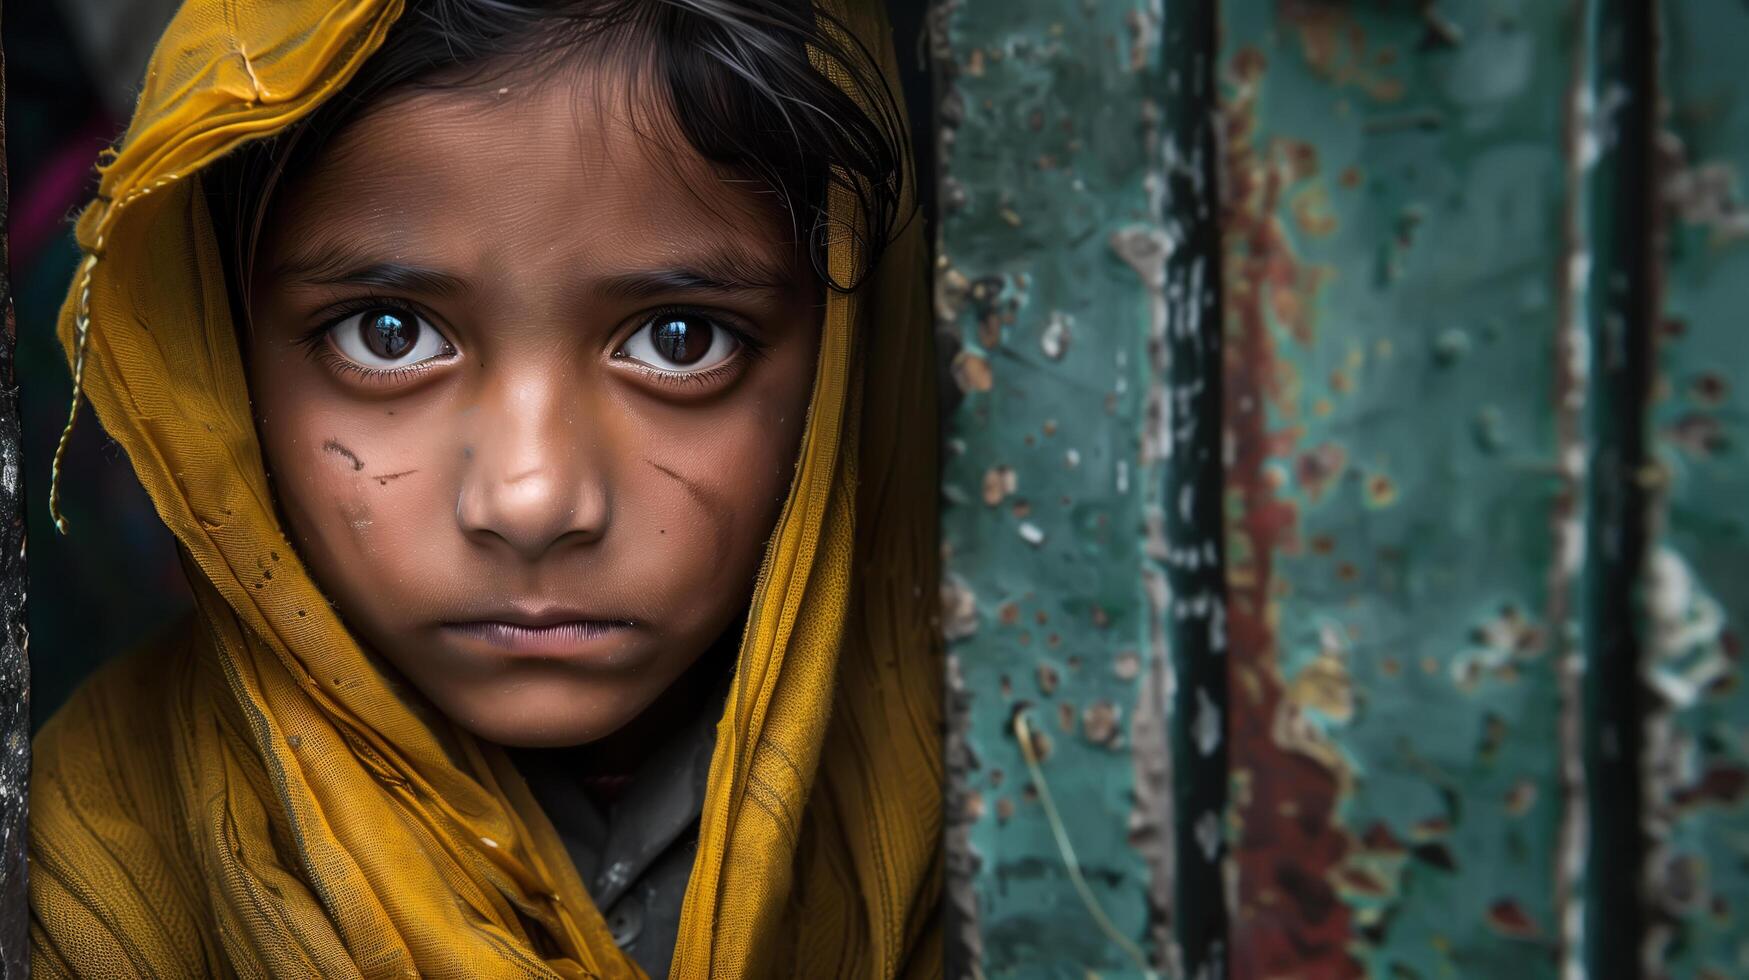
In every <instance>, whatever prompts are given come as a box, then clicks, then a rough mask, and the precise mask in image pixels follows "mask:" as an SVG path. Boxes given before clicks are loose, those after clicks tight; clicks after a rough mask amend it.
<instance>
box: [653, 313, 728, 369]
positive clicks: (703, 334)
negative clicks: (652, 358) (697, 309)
mask: <svg viewBox="0 0 1749 980" xmlns="http://www.w3.org/2000/svg"><path fill="white" fill-rule="evenodd" d="M712 332H713V331H712V330H711V325H710V324H709V323H707V322H705V321H703V320H694V319H691V318H688V317H674V318H673V319H664V320H660V321H657V322H655V323H652V324H650V344H651V346H653V347H655V348H656V353H658V354H660V355H662V357H663V358H664V359H666V360H667V361H668V362H669V363H670V364H677V365H680V366H682V367H690V366H691V365H692V364H693V362H695V361H697V360H698V359H699V358H701V357H703V356H704V352H705V351H707V350H709V349H710V346H711V333H712Z"/></svg>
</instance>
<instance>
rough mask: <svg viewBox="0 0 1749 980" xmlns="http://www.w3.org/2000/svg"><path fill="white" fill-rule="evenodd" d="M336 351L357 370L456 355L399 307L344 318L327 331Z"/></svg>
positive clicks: (428, 327)
mask: <svg viewBox="0 0 1749 980" xmlns="http://www.w3.org/2000/svg"><path fill="white" fill-rule="evenodd" d="M328 340H329V343H331V344H332V345H333V347H334V349H335V350H337V351H339V352H340V354H341V356H343V357H345V358H346V359H347V360H349V361H352V362H353V363H355V364H357V365H359V366H360V367H364V368H370V369H374V370H386V369H389V368H398V367H407V366H409V365H412V364H418V363H420V362H422V361H429V360H431V359H433V358H438V357H444V356H446V355H451V354H454V353H455V348H454V347H453V346H451V345H450V343H449V341H448V340H447V339H446V338H445V337H444V336H443V334H441V333H439V332H438V331H437V328H436V327H433V326H432V325H431V324H430V323H428V322H426V320H425V318H424V317H421V316H420V315H419V314H417V313H414V312H413V311H412V310H409V309H407V308H405V307H400V306H378V307H372V308H371V309H367V310H365V311H363V312H361V313H354V314H352V315H351V316H348V317H343V318H341V319H340V320H338V321H337V322H335V324H334V325H333V326H332V327H329V328H328Z"/></svg>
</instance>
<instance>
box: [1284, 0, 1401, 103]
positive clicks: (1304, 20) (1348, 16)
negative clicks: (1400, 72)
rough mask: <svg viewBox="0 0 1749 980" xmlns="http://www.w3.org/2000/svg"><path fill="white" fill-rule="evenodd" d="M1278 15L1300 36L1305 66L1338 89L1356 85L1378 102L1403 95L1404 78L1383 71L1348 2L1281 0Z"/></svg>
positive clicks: (1389, 65) (1394, 99)
mask: <svg viewBox="0 0 1749 980" xmlns="http://www.w3.org/2000/svg"><path fill="white" fill-rule="evenodd" d="M1276 17H1277V18H1278V19H1279V20H1280V21H1281V22H1282V23H1284V24H1287V25H1289V26H1291V27H1292V28H1293V30H1294V31H1295V32H1296V33H1297V34H1298V35H1299V41H1300V53H1301V54H1303V55H1304V56H1305V59H1306V67H1308V68H1310V69H1311V70H1312V72H1313V73H1315V74H1317V75H1319V76H1321V77H1323V78H1325V79H1327V80H1328V81H1329V82H1330V83H1331V85H1333V86H1334V87H1336V88H1343V87H1347V86H1353V87H1354V88H1357V89H1359V90H1360V91H1362V92H1364V93H1366V95H1367V96H1368V97H1369V98H1371V99H1373V100H1374V101H1376V102H1396V101H1399V100H1401V99H1402V98H1403V94H1404V91H1405V88H1404V85H1403V81H1402V79H1399V78H1392V77H1391V76H1390V75H1388V74H1386V73H1385V72H1383V71H1381V70H1380V69H1381V68H1388V67H1391V62H1385V63H1382V64H1381V63H1380V62H1379V59H1378V56H1377V55H1375V54H1370V53H1369V52H1368V50H1367V37H1366V30H1365V29H1364V28H1362V27H1361V25H1360V24H1359V23H1358V22H1356V21H1355V20H1354V15H1353V12H1352V11H1350V10H1349V9H1348V5H1347V4H1332V3H1324V2H1319V0H1279V2H1278V3H1277V4H1276Z"/></svg>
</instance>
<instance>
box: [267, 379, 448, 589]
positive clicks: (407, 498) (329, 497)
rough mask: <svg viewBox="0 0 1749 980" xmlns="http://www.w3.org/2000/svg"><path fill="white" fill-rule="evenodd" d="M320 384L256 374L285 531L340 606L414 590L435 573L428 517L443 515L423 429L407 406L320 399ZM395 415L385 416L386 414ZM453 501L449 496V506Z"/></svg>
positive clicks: (330, 397) (334, 397)
mask: <svg viewBox="0 0 1749 980" xmlns="http://www.w3.org/2000/svg"><path fill="white" fill-rule="evenodd" d="M325 388H326V386H325V385H323V384H322V383H321V382H320V380H319V379H316V378H311V377H305V378H301V379H299V378H295V377H293V378H285V379H280V378H275V377H272V376H265V377H264V376H258V378H257V389H256V391H257V397H256V406H257V415H258V417H259V419H260V425H259V427H260V434H261V442H262V451H263V453H264V454H265V456H266V461H267V466H268V471H269V472H270V473H271V474H272V477H273V488H274V496H275V499H276V500H277V502H278V504H279V507H280V510H281V512H282V514H283V515H284V517H285V520H286V523H287V525H288V527H287V528H286V531H287V533H288V534H289V535H290V536H291V538H292V540H293V541H294V542H295V543H296V545H297V547H298V550H299V553H300V554H301V555H302V556H303V558H304V560H305V561H306V562H307V563H308V564H309V566H310V569H311V571H312V573H313V574H314V575H315V577H316V580H317V582H318V584H319V585H320V586H321V587H322V589H323V591H324V592H326V593H327V594H328V596H329V597H330V598H331V599H333V600H334V601H336V602H337V603H338V604H340V605H341V606H342V608H345V609H348V610H351V611H354V612H359V613H368V612H370V611H371V608H372V607H373V606H374V605H375V600H374V599H373V597H374V596H388V595H394V594H405V592H406V590H407V589H408V588H418V587H419V583H418V582H417V581H409V580H408V579H409V573H410V572H412V571H414V570H417V569H420V568H430V567H433V566H432V565H431V564H430V563H429V562H430V561H431V560H435V559H436V558H437V557H438V556H437V555H436V554H435V553H433V549H434V547H435V546H436V545H437V542H436V540H435V538H434V535H433V534H432V531H433V524H432V520H433V518H434V517H441V516H443V515H444V514H445V513H447V510H448V509H447V508H446V507H445V506H444V504H443V500H442V496H443V495H442V493H441V491H440V490H439V483H438V482H437V481H435V480H434V479H433V476H435V475H436V474H435V473H434V467H433V466H432V460H433V459H434V458H435V456H434V454H436V453H437V452H438V447H436V446H430V445H426V444H425V443H426V441H428V440H427V437H425V436H424V435H423V434H424V433H427V432H430V431H441V430H434V427H430V426H421V425H419V420H418V418H417V417H416V416H413V415H410V414H409V413H408V412H407V410H406V409H405V408H404V407H395V408H389V407H384V406H381V405H376V404H370V403H360V402H357V401H352V400H348V399H343V398H341V397H340V396H338V395H328V396H324V395H323V394H321V392H323V391H324V389H325ZM391 411H392V412H394V413H395V414H393V415H391V414H389V413H390V412H391ZM451 504H452V505H453V500H451Z"/></svg>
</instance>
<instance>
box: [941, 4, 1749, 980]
mask: <svg viewBox="0 0 1749 980" xmlns="http://www.w3.org/2000/svg"><path fill="white" fill-rule="evenodd" d="M933 27H934V30H933V34H932V44H933V49H932V50H933V54H934V58H935V65H936V89H937V100H938V107H939V109H938V117H937V120H936V122H937V132H938V134H939V136H940V140H941V145H940V148H939V149H940V153H939V167H940V177H941V183H940V187H941V195H940V208H941V215H940V220H939V222H938V231H939V234H938V243H939V251H940V266H939V269H938V273H939V276H940V280H939V283H938V295H939V298H940V303H939V314H940V319H939V322H940V328H941V330H942V332H943V336H944V339H945V340H946V341H947V345H948V346H949V348H950V349H951V350H957V351H958V352H959V353H958V354H957V356H956V357H955V360H954V367H953V377H954V379H955V384H956V386H957V387H958V388H959V389H960V393H961V401H960V402H959V404H958V407H957V408H956V409H954V411H953V413H952V417H951V418H950V420H949V435H950V442H949V449H948V456H949V461H950V462H949V467H948V475H947V485H946V487H945V493H946V495H947V499H948V501H949V508H948V511H947V513H946V516H945V522H946V523H945V539H946V541H947V546H948V550H947V554H946V555H945V561H946V564H947V568H948V571H949V574H950V578H949V582H950V587H949V589H948V594H947V596H945V597H944V598H945V602H946V617H945V621H946V623H947V624H948V628H949V633H950V638H952V639H953V640H954V647H953V650H954V654H955V661H956V681H957V687H956V694H955V697H954V705H955V708H956V712H955V714H954V721H955V728H954V731H953V733H952V736H953V738H954V739H955V746H954V748H955V758H956V759H957V760H958V763H959V764H958V767H957V769H956V773H955V778H956V781H955V787H954V788H955V792H956V797H955V800H954V807H955V813H956V820H957V822H956V824H955V828H954V835H953V836H952V837H951V838H950V843H951V844H952V846H953V847H954V848H955V854H956V859H957V860H956V863H955V864H954V868H955V884H956V886H957V888H956V891H955V894H956V896H957V911H956V919H955V936H956V939H957V941H958V946H957V947H956V948H957V949H959V950H960V952H959V953H958V954H956V956H957V958H956V959H954V960H952V961H951V962H952V964H953V969H951V970H950V975H954V976H973V975H983V976H992V977H993V976H1014V977H1032V976H1039V977H1056V976H1073V977H1079V976H1084V975H1086V974H1088V973H1095V974H1099V975H1135V974H1137V973H1138V972H1139V971H1140V969H1141V967H1139V966H1138V965H1137V964H1136V963H1134V962H1133V961H1132V958H1131V953H1130V947H1134V949H1135V950H1136V951H1137V952H1139V953H1140V954H1141V955H1142V956H1143V957H1144V958H1146V959H1147V961H1148V963H1149V968H1150V969H1152V970H1156V971H1159V972H1161V973H1163V974H1166V975H1182V976H1219V975H1231V976H1235V977H1288V976H1292V977H1350V976H1382V977H1398V978H1422V977H1426V978H1434V977H1471V976H1485V977H1495V976H1499V977H1557V976H1560V977H1581V976H1586V977H1616V976H1622V977H1629V976H1664V975H1668V976H1673V977H1708V976H1720V977H1724V976H1741V975H1749V943H1746V942H1745V941H1744V940H1741V939H1739V938H1738V937H1739V935H1740V934H1743V933H1744V932H1745V930H1744V929H1743V928H1742V927H1741V925H1740V924H1739V916H1740V915H1741V914H1742V913H1741V912H1739V909H1741V908H1742V907H1743V906H1744V903H1745V902H1749V843H1746V842H1749V819H1746V817H1745V813H1744V799H1745V796H1749V766H1746V764H1745V761H1746V756H1749V703H1746V702H1745V701H1744V698H1745V697H1749V695H1745V694H1744V693H1743V689H1742V684H1741V677H1740V673H1741V667H1740V663H1741V658H1742V651H1741V641H1740V640H1739V635H1740V632H1739V629H1738V627H1737V624H1738V623H1739V622H1740V620H1741V619H1742V618H1743V617H1744V616H1745V615H1749V525H1746V521H1749V518H1745V517H1744V516H1743V515H1744V513H1746V511H1745V510H1744V507H1743V504H1742V502H1743V501H1746V500H1749V466H1746V464H1745V463H1744V457H1743V455H1742V453H1743V449H1742V447H1743V445H1744V442H1745V438H1746V436H1749V433H1745V432H1744V431H1743V426H1744V425H1745V418H1746V417H1745V415H1744V412H1743V410H1742V408H1741V402H1740V399H1739V392H1738V388H1739V387H1740V384H1741V381H1740V379H1741V376H1742V374H1743V368H1744V367H1746V366H1749V343H1746V342H1745V340H1744V339H1743V338H1742V337H1741V336H1738V333H1739V332H1740V331H1739V330H1738V328H1737V323H1736V322H1735V319H1734V318H1733V312H1734V311H1735V310H1736V309H1737V308H1738V307H1739V306H1742V305H1743V303H1742V302H1741V300H1743V299H1746V298H1749V265H1745V263H1749V258H1746V257H1745V256H1746V255H1749V211H1746V210H1745V209H1744V206H1743V205H1742V203H1741V200H1742V198H1741V193H1742V189H1741V187H1740V186H1739V183H1738V169H1739V167H1740V166H1741V165H1742V164H1743V162H1744V160H1743V158H1744V156H1745V154H1749V135H1745V134H1749V115H1745V113H1749V108H1745V106H1746V105H1749V101H1746V100H1749V81H1746V80H1745V78H1749V76H1744V75H1743V73H1742V71H1741V67H1740V66H1741V64H1742V63H1743V61H1744V59H1745V57H1749V7H1745V6H1744V5H1743V4H1742V3H1740V2H1736V0H1695V2H1689V0H1684V2H1683V3H1680V4H1679V3H1674V2H1665V3H1663V4H1661V5H1656V6H1653V5H1649V4H1646V3H1642V2H1632V0H1559V2H1556V0H1474V2H1464V3H1458V2H1417V3H1409V2H1399V3H1384V2H1360V0H1353V2H1338V0H1222V2H1220V3H1219V4H1215V5H1209V4H1201V3H1189V2H1184V0H1163V2H1156V3H1152V4H1150V3H1146V2H1134V0H1132V2H1118V0H1107V2H1082V0H1073V2H1071V0H1006V2H1001V3H998V2H996V0H954V2H945V3H941V4H938V5H937V6H936V7H935V16H934V18H933ZM1210 127H1213V128H1214V129H1215V130H1216V131H1218V140H1217V141H1215V142H1218V145H1219V149H1220V152H1219V153H1215V152H1213V149H1212V145H1211V143H1210V141H1209V140H1208V139H1207V137H1208V135H1209V128H1210ZM1017 714H1021V715H1024V716H1025V717H1026V718H1027V720H1028V722H1029V723H1030V724H1031V725H1032V726H1033V727H1034V728H1035V729H1037V730H1039V731H1040V732H1042V733H1043V736H1042V737H1043V740H1044V741H1043V743H1042V744H1041V748H1045V749H1047V750H1048V751H1046V752H1045V756H1046V757H1045V759H1044V761H1043V762H1042V769H1043V772H1044V776H1045V783H1046V785H1047V787H1048V789H1049V792H1050V795H1051V797H1052V798H1053V799H1054V800H1055V801H1056V803H1057V808H1058V810H1059V811H1060V812H1061V817H1062V819H1061V823H1060V826H1058V827H1055V828H1053V826H1052V821H1051V820H1050V818H1049V814H1048V813H1047V808H1046V807H1044V806H1043V805H1042V801H1041V800H1040V799H1039V794H1038V792H1037V788H1036V786H1035V785H1034V783H1033V781H1032V779H1031V778H1030V776H1029V774H1028V771H1027V767H1026V764H1025V762H1024V760H1023V759H1022V757H1021V753H1020V751H1019V745H1018V743H1017V741H1016V739H1015V737H1014V735H1013V725H1014V718H1015V716H1016V715H1017ZM1059 832H1060V836H1061V838H1062V841H1059V839H1058V836H1059ZM1064 842H1066V843H1067V844H1068V845H1069V846H1071V847H1072V848H1073V850H1074V852H1075V855H1076V857H1077V858H1078V863H1079V870H1080V873H1081V874H1082V876H1083V877H1084V879H1085V881H1086V882H1087V883H1088V886H1089V896H1085V897H1084V896H1083V895H1081V894H1080V893H1079V891H1078V888H1077V883H1076V881H1075V876H1074V874H1072V873H1071V867H1070V865H1069V863H1068V862H1067V860H1066V858H1065V854H1064V846H1063V843H1064ZM1088 897H1090V898H1091V900H1092V901H1091V904H1092V905H1094V906H1097V909H1098V910H1100V911H1098V912H1096V911H1094V910H1093V909H1090V908H1089V902H1088V901H1087V898H1088ZM1101 914H1103V915H1104V916H1106V917H1107V918H1109V920H1110V924H1111V926H1112V927H1113V929H1114V930H1115V931H1116V932H1117V933H1118V934H1119V935H1118V938H1115V939H1114V938H1111V937H1108V936H1107V934H1106V932H1105V930H1104V928H1103V927H1102V926H1101V924H1100V922H1099V916H1100V915H1101ZM974 964H975V965H976V968H975V969H974V966H973V965H974ZM1707 971H1711V972H1707Z"/></svg>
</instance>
